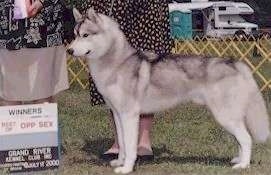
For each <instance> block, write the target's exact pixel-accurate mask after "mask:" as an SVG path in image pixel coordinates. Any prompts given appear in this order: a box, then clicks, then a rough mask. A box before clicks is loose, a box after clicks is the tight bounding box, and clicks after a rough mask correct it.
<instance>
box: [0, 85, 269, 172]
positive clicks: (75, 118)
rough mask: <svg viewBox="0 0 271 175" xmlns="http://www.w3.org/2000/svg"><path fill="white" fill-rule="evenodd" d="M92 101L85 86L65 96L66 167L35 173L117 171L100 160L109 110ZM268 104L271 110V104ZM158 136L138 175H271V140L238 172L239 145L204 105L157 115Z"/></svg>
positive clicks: (62, 108)
mask: <svg viewBox="0 0 271 175" xmlns="http://www.w3.org/2000/svg"><path fill="white" fill-rule="evenodd" d="M269 95H270V94H269ZM88 99H89V94H88V92H87V91H82V90H74V89H73V90H69V91H66V92H64V93H62V94H60V96H59V98H58V100H59V113H60V116H59V118H60V128H61V135H62V158H61V166H60V168H59V170H57V171H45V172H41V173H34V174H38V175H52V174H61V175H64V174H65V175H77V174H82V175H87V174H93V175H94V174H95V175H111V174H113V171H112V168H111V167H109V166H108V165H107V164H106V163H104V162H102V161H101V160H100V159H99V155H100V154H101V153H102V152H103V151H105V150H106V149H107V148H108V147H109V146H110V145H111V144H112V142H113V140H112V131H111V127H110V124H109V120H108V110H107V109H106V108H105V107H101V106H100V107H91V106H90V105H89V100H88ZM268 106H269V111H270V112H271V104H270V103H269V104H268ZM152 138H153V149H154V154H155V160H154V161H153V162H149V163H144V162H139V163H137V165H136V172H134V173H132V175H165V174H168V175H215V174H220V175H226V174H228V175H232V174H241V175H255V174H257V175H263V174H266V175H269V174H270V172H271V166H270V164H271V142H270V141H269V142H268V143H266V144H260V145H256V144H254V146H253V154H252V164H251V167H250V168H249V169H246V170H232V169H231V165H230V164H229V161H230V159H231V158H232V157H233V156H235V155H236V154H237V143H236V142H235V140H234V139H233V137H232V136H230V135H229V134H227V133H226V132H225V131H223V130H222V129H221V128H219V127H217V125H216V124H215V122H214V120H213V119H212V116H211V114H210V112H209V111H208V110H206V109H205V108H203V107H201V106H197V105H194V104H187V105H182V106H179V107H178V108H176V109H173V110H170V111H166V112H161V113H157V114H156V116H155V123H154V126H153V132H152ZM0 174H1V173H0Z"/></svg>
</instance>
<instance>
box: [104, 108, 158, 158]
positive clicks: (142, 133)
mask: <svg viewBox="0 0 271 175" xmlns="http://www.w3.org/2000/svg"><path fill="white" fill-rule="evenodd" d="M153 117H154V115H153V114H144V115H140V121H139V140H138V155H152V148H151V139H150V133H151V128H152V122H153ZM110 121H111V122H110V123H111V124H112V125H113V132H114V143H113V145H112V146H111V148H109V149H108V150H107V151H106V152H105V153H104V154H111V153H114V154H117V153H118V151H119V145H118V139H117V133H116V127H115V125H114V120H113V116H112V112H110Z"/></svg>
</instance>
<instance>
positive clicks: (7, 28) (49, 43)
mask: <svg viewBox="0 0 271 175" xmlns="http://www.w3.org/2000/svg"><path fill="white" fill-rule="evenodd" d="M26 1H27V4H30V5H28V6H27V12H28V15H29V18H27V19H14V0H0V3H1V4H4V7H3V8H1V9H0V13H1V17H0V19H1V23H0V105H19V104H22V102H25V101H27V102H33V103H42V102H53V101H54V100H53V96H54V95H56V94H57V93H58V92H60V91H63V90H65V89H68V87H69V84H68V75H67V67H66V58H67V57H66V51H65V47H63V33H64V32H63V19H62V18H63V17H62V15H63V9H64V3H63V2H62V1H61V0H54V3H52V2H51V1H50V0H35V1H34V2H33V3H31V0H26Z"/></svg>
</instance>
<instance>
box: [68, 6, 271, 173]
mask: <svg viewBox="0 0 271 175" xmlns="http://www.w3.org/2000/svg"><path fill="white" fill-rule="evenodd" d="M74 17H75V19H76V22H77V26H76V27H75V30H74V31H75V35H76V39H75V40H74V41H73V42H72V43H71V45H70V46H69V49H68V50H67V51H68V53H70V54H72V55H74V56H84V57H86V59H87V63H88V66H89V70H90V72H91V76H92V77H93V80H94V81H95V84H96V86H97V88H98V90H99V92H100V93H101V94H102V95H103V97H104V99H105V101H106V104H107V105H108V106H109V107H110V108H111V110H112V111H113V114H114V120H115V124H116V129H117V135H118V141H119V147H120V150H119V156H118V159H116V160H113V161H111V162H110V164H111V166H113V167H116V168H115V169H114V171H115V172H116V173H122V174H126V173H129V172H131V171H133V167H134V163H135V160H136V155H137V141H138V128H139V126H138V125H139V114H141V113H145V114H146V113H154V112H157V111H162V110H166V109H168V108H173V107H175V106H177V105H178V104H181V103H186V102H191V101H192V102H195V103H198V104H201V105H206V107H208V108H209V110H210V111H211V112H212V114H213V116H214V118H215V120H216V121H217V123H219V124H220V125H221V126H222V127H223V128H224V129H225V130H227V131H228V132H229V133H230V134H232V135H233V136H234V137H235V138H236V139H237V141H238V143H239V154H238V155H237V156H236V157H235V158H233V159H232V161H231V162H232V163H233V164H234V166H233V168H235V169H236V168H247V167H249V164H250V159H251V147H252V138H253V139H254V140H255V141H258V142H264V141H266V140H267V138H268V137H269V133H270V131H269V116H268V113H267V109H266V105H265V102H264V100H263V97H262V95H261V92H260V90H259V88H258V86H257V84H256V82H255V80H254V78H253V76H252V73H251V70H250V69H249V68H248V66H246V65H245V64H244V63H242V62H240V61H234V60H230V59H228V60H225V59H221V58H207V57H200V56H182V55H173V54H169V55H160V56H159V55H156V54H154V53H151V52H142V51H137V50H135V49H134V48H132V47H131V46H130V44H129V43H128V41H127V40H126V38H125V36H124V34H123V32H122V31H121V30H120V29H119V25H118V24H117V23H116V22H115V21H114V20H112V19H111V18H110V17H108V16H105V15H102V14H98V13H95V11H94V10H93V9H92V8H90V9H89V10H88V11H87V13H86V14H85V15H82V14H80V12H79V11H78V10H76V9H74Z"/></svg>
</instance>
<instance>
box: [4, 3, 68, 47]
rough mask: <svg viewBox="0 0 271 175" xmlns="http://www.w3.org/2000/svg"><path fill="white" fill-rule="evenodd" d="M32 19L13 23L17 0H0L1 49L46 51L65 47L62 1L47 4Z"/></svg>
mask: <svg viewBox="0 0 271 175" xmlns="http://www.w3.org/2000/svg"><path fill="white" fill-rule="evenodd" d="M43 5H44V8H43V9H42V11H41V13H39V14H38V15H37V16H35V17H33V18H29V19H21V20H15V19H13V8H14V0H0V49H9V50H17V49H21V48H43V47H53V46H58V45H61V44H63V36H64V35H63V33H64V32H63V30H64V29H63V9H64V7H65V6H64V3H63V0H45V1H44V4H43Z"/></svg>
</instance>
